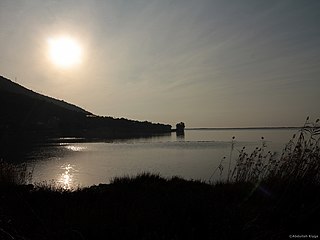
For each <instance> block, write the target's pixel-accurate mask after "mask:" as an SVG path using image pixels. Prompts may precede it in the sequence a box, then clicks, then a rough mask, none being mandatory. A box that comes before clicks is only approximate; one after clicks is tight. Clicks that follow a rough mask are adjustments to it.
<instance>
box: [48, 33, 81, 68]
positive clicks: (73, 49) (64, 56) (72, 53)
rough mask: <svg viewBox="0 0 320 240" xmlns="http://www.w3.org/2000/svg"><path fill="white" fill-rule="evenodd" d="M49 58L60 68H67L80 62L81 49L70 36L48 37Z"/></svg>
mask: <svg viewBox="0 0 320 240" xmlns="http://www.w3.org/2000/svg"><path fill="white" fill-rule="evenodd" d="M48 44H49V57H50V60H51V61H52V62H53V63H54V64H55V65H57V66H58V67H62V68H69V67H72V66H74V65H77V64H79V63H81V55H82V49H81V47H80V45H79V44H78V42H77V41H76V40H74V39H73V38H71V37H57V38H50V39H48Z"/></svg>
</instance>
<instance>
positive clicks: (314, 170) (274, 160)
mask: <svg viewBox="0 0 320 240" xmlns="http://www.w3.org/2000/svg"><path fill="white" fill-rule="evenodd" d="M233 148H234V144H232V149H233ZM266 148H267V147H266V144H265V141H264V138H262V144H261V146H260V147H257V148H256V149H254V150H253V151H252V152H251V153H248V152H246V150H245V147H244V148H243V149H242V150H241V151H239V156H238V158H237V159H236V163H235V167H234V168H233V171H232V174H231V177H230V178H231V181H233V182H258V181H262V180H273V179H278V180H281V181H285V182H290V181H297V180H298V181H300V180H303V181H304V182H305V183H316V184H318V183H320V124H319V119H317V120H316V121H315V122H309V117H308V118H307V119H306V121H305V124H304V125H303V127H302V128H301V129H300V130H299V131H298V133H297V134H294V135H293V137H292V139H290V141H289V142H288V143H287V144H286V146H285V148H284V149H283V151H282V154H281V155H280V156H278V155H277V153H273V152H270V151H267V149H266ZM228 181H229V177H228Z"/></svg>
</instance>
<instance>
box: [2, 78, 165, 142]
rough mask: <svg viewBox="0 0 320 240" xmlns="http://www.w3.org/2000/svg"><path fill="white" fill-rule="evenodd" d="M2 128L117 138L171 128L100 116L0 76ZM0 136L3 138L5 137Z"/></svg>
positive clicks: (46, 134)
mask: <svg viewBox="0 0 320 240" xmlns="http://www.w3.org/2000/svg"><path fill="white" fill-rule="evenodd" d="M0 109H1V114H0V130H1V135H2V136H3V134H4V133H6V134H7V135H8V133H9V135H12V134H11V133H12V132H14V133H19V134H20V133H23V132H28V133H30V131H31V132H33V133H36V134H37V135H42V136H44V135H45V136H74V137H84V138H116V137H132V136H145V135H150V134H155V133H165V132H170V131H171V126H170V125H164V124H158V123H157V124H155V123H151V122H147V121H145V122H141V121H133V120H128V119H124V118H121V119H115V118H112V117H100V116H95V115H93V114H91V113H90V112H88V111H86V110H84V109H82V108H80V107H77V106H75V105H72V104H69V103H67V102H64V101H61V100H57V99H54V98H51V97H47V96H44V95H41V94H38V93H36V92H33V91H31V90H29V89H27V88H24V87H22V86H20V85H19V84H16V83H13V82H12V81H10V80H9V79H6V78H4V77H0ZM2 136H0V140H1V137H2Z"/></svg>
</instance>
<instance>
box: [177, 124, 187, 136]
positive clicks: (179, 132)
mask: <svg viewBox="0 0 320 240" xmlns="http://www.w3.org/2000/svg"><path fill="white" fill-rule="evenodd" d="M184 129H185V124H184V122H180V123H177V124H176V133H177V135H184Z"/></svg>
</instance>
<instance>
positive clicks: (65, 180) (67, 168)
mask: <svg viewBox="0 0 320 240" xmlns="http://www.w3.org/2000/svg"><path fill="white" fill-rule="evenodd" d="M60 168H61V169H62V170H63V171H64V172H63V173H62V174H61V175H60V179H59V184H60V185H61V187H62V188H63V189H66V190H71V189H73V188H75V187H76V186H75V182H74V173H76V172H77V170H76V169H75V166H74V165H71V164H64V165H62V166H61V167H60Z"/></svg>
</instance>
